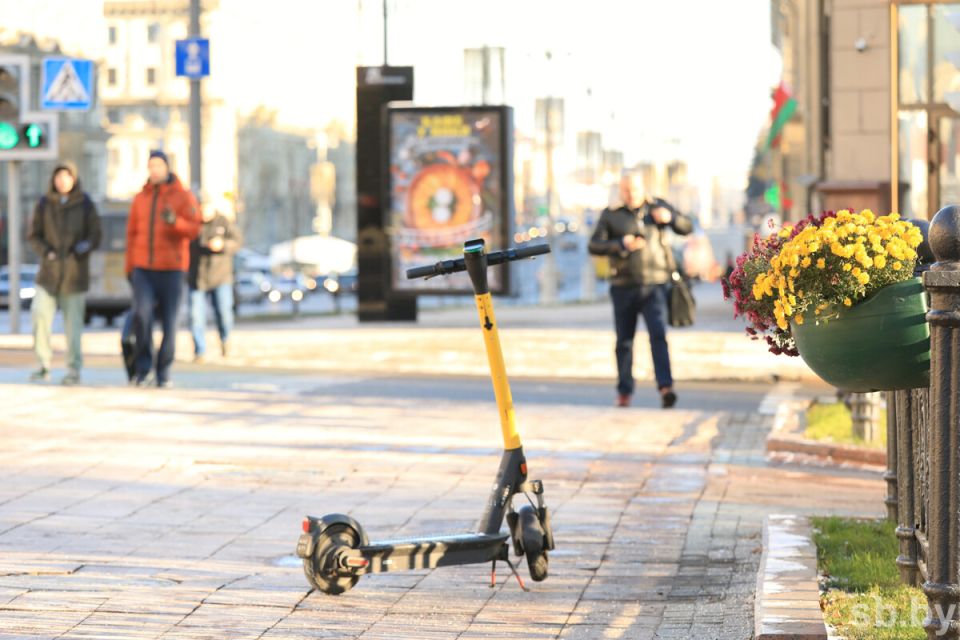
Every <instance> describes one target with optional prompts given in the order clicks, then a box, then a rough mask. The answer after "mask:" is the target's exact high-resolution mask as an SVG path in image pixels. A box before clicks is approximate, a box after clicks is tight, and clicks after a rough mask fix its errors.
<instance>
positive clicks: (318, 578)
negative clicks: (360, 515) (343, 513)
mask: <svg viewBox="0 0 960 640" xmlns="http://www.w3.org/2000/svg"><path fill="white" fill-rule="evenodd" d="M359 546H360V534H359V533H357V532H356V531H355V530H354V529H353V527H351V526H348V525H345V524H341V523H337V524H332V525H330V526H329V527H327V528H326V529H324V530H323V531H322V532H321V533H320V535H318V536H317V541H316V544H314V550H313V554H312V555H311V556H310V557H309V558H304V559H303V572H304V574H306V576H307V581H308V582H310V584H312V585H313V586H314V587H315V588H317V589H318V590H319V591H322V592H323V593H326V594H328V595H332V596H336V595H340V594H341V593H345V592H346V591H349V590H350V589H352V588H353V585H355V584H357V580H359V579H360V576H358V575H356V574H355V573H353V572H352V571H349V570H345V569H341V568H340V567H338V566H337V561H336V555H337V550H338V549H340V548H342V547H347V548H348V549H356V548H357V547H359Z"/></svg>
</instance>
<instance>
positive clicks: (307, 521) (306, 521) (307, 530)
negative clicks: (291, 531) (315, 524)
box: [303, 518, 310, 533]
mask: <svg viewBox="0 0 960 640" xmlns="http://www.w3.org/2000/svg"><path fill="white" fill-rule="evenodd" d="M303 532H304V533H310V518H304V519H303Z"/></svg>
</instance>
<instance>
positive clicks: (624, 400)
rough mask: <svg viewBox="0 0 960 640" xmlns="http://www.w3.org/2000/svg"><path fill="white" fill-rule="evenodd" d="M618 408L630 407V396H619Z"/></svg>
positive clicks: (627, 394)
mask: <svg viewBox="0 0 960 640" xmlns="http://www.w3.org/2000/svg"><path fill="white" fill-rule="evenodd" d="M616 406H618V407H629V406H630V394H629V393H621V394H618V395H617V402H616Z"/></svg>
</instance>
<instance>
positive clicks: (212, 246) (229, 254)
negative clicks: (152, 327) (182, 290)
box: [187, 202, 243, 362]
mask: <svg viewBox="0 0 960 640" xmlns="http://www.w3.org/2000/svg"><path fill="white" fill-rule="evenodd" d="M225 211H227V207H226V205H225V203H222V202H221V203H219V204H215V203H205V204H204V206H203V208H202V213H203V225H202V226H201V227H200V236H199V237H197V239H196V240H194V241H193V242H191V243H190V274H189V276H188V278H187V283H188V284H189V286H190V327H191V330H192V331H193V346H194V362H202V361H203V359H204V356H205V354H206V351H207V341H206V337H205V335H204V334H205V332H206V328H207V298H208V297H209V298H210V301H211V302H212V303H213V311H214V314H215V315H216V318H217V330H218V331H219V334H220V351H221V353H222V354H223V356H224V357H226V355H227V351H228V349H227V344H228V339H229V338H230V330H231V329H232V328H233V255H234V254H235V253H236V252H237V251H238V250H239V249H240V247H241V246H242V244H243V239H242V237H241V235H240V231H239V230H238V229H237V227H236V225H235V224H233V221H231V220H230V218H228V217H227V216H226V215H225V214H224V212H225Z"/></svg>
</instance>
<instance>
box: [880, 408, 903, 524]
mask: <svg viewBox="0 0 960 640" xmlns="http://www.w3.org/2000/svg"><path fill="white" fill-rule="evenodd" d="M886 396H887V472H886V473H885V474H883V479H884V480H886V482H887V498H886V500H884V504H886V505H887V520H889V521H890V522H899V521H900V520H899V517H898V513H897V506H898V504H897V503H898V496H897V485H898V482H897V473H898V470H899V468H900V467H899V466H898V465H897V411H896V406H897V399H896V398H897V392H896V391H888V392H887V393H886Z"/></svg>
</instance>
